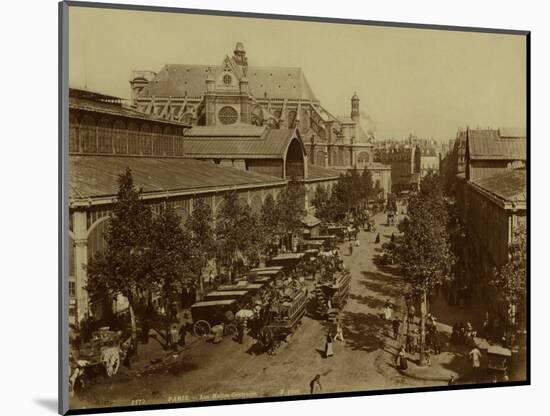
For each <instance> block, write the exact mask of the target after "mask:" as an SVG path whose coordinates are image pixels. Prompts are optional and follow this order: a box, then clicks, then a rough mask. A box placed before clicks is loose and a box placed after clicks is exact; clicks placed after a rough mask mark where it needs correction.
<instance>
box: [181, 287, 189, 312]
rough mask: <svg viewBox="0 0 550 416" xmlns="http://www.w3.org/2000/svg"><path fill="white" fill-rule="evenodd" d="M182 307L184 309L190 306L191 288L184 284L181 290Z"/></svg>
mask: <svg viewBox="0 0 550 416" xmlns="http://www.w3.org/2000/svg"><path fill="white" fill-rule="evenodd" d="M181 307H182V309H187V308H189V289H188V288H187V286H184V287H183V289H182V290H181Z"/></svg>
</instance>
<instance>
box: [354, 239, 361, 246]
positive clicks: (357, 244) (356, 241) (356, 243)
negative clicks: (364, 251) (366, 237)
mask: <svg viewBox="0 0 550 416" xmlns="http://www.w3.org/2000/svg"><path fill="white" fill-rule="evenodd" d="M359 244H360V243H359V239H357V238H356V239H355V247H359Z"/></svg>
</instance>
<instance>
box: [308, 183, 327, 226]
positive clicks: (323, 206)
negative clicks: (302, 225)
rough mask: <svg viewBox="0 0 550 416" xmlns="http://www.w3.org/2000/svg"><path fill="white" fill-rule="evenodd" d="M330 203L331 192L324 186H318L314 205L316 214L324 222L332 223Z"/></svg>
mask: <svg viewBox="0 0 550 416" xmlns="http://www.w3.org/2000/svg"><path fill="white" fill-rule="evenodd" d="M329 201H330V196H329V192H328V190H327V188H326V187H324V186H323V185H317V188H315V195H314V196H313V200H312V201H311V202H312V204H313V205H314V206H315V214H316V215H317V217H318V218H319V219H321V220H322V221H330V218H329V212H328V205H329Z"/></svg>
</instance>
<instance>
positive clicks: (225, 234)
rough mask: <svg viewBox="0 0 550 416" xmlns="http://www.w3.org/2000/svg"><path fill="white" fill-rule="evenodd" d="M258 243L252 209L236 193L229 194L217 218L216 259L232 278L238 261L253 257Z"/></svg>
mask: <svg viewBox="0 0 550 416" xmlns="http://www.w3.org/2000/svg"><path fill="white" fill-rule="evenodd" d="M257 243H258V236H257V220H256V219H255V217H254V216H253V215H252V212H251V210H250V207H249V206H248V205H246V204H241V202H240V201H239V198H238V195H237V193H236V192H228V193H226V194H225V195H224V199H223V202H222V205H221V208H220V210H219V213H218V216H217V218H216V258H217V260H218V263H219V264H220V265H223V266H225V267H226V268H227V269H228V271H229V274H230V277H231V278H232V277H233V275H234V271H235V267H236V265H237V262H238V261H241V260H243V258H244V257H245V256H246V255H251V253H252V251H251V250H252V248H251V246H253V245H255V244H257Z"/></svg>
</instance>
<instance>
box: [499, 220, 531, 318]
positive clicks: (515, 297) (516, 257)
mask: <svg viewBox="0 0 550 416" xmlns="http://www.w3.org/2000/svg"><path fill="white" fill-rule="evenodd" d="M526 232H527V230H526V227H524V226H523V227H519V228H517V229H516V230H514V236H513V239H512V242H511V243H510V248H509V259H508V262H507V263H506V264H505V265H504V266H502V267H500V268H499V269H497V270H495V272H494V279H493V281H492V283H493V284H494V285H495V286H496V287H497V288H499V289H500V290H501V291H502V293H503V295H504V298H505V299H506V301H507V302H508V305H510V307H511V309H510V315H511V316H510V319H511V321H512V323H513V322H515V321H516V319H515V318H516V316H515V313H516V310H517V309H518V308H521V309H523V307H524V306H525V296H526V288H525V284H526V279H527V235H526V234H527V233H526ZM520 316H521V317H522V318H523V314H521V315H520ZM522 323H523V322H522Z"/></svg>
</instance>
